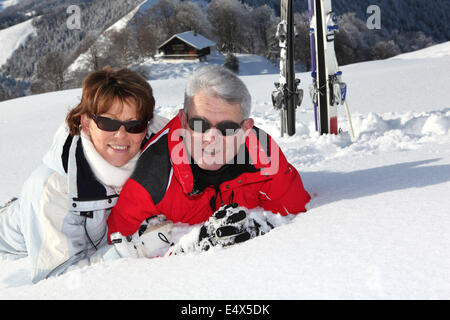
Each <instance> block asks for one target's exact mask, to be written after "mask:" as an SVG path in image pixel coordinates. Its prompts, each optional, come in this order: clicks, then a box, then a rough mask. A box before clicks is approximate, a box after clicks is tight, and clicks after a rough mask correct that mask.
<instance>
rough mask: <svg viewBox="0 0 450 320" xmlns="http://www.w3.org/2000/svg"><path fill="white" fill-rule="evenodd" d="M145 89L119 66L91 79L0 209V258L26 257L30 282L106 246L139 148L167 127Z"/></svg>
mask: <svg viewBox="0 0 450 320" xmlns="http://www.w3.org/2000/svg"><path fill="white" fill-rule="evenodd" d="M154 105H155V101H154V98H153V93H152V88H151V87H150V85H149V84H148V83H147V82H146V81H145V80H144V79H143V78H141V77H140V76H139V75H137V74H136V73H134V72H132V71H130V70H128V69H122V70H118V71H113V70H112V69H104V70H102V71H97V72H94V73H92V74H90V75H89V76H88V77H87V78H86V80H85V82H84V84H83V93H82V99H81V102H80V104H79V105H78V106H77V107H75V108H74V109H72V110H71V111H70V112H69V113H68V115H67V118H66V123H67V125H64V126H62V127H61V128H60V129H59V130H58V132H57V133H56V135H55V138H54V141H53V144H52V147H51V148H50V150H49V152H48V153H47V154H46V155H45V157H44V159H43V163H42V164H41V165H40V167H39V168H37V169H36V170H35V171H34V172H33V173H32V174H31V176H30V177H29V178H28V180H27V181H26V182H25V184H24V186H23V189H22V191H21V194H20V197H19V199H18V200H16V201H13V202H11V203H10V204H9V205H7V206H6V207H4V208H3V209H0V256H8V257H13V258H14V257H15V258H19V257H24V256H27V255H28V256H29V258H30V262H31V263H30V267H31V278H32V281H33V282H38V281H39V280H42V279H45V278H48V277H49V276H52V275H58V274H61V273H63V272H65V271H66V270H67V269H68V268H69V267H70V266H71V265H73V264H75V263H78V262H80V261H85V260H87V259H89V257H91V256H92V255H93V254H94V253H95V252H96V251H97V250H99V249H100V248H102V247H104V246H105V245H106V244H107V239H106V235H107V224H106V220H107V218H108V215H109V213H110V211H111V208H112V207H113V206H114V205H115V203H116V201H117V198H118V195H119V193H120V190H121V188H122V186H123V185H124V183H125V181H126V180H127V179H128V178H129V177H130V175H131V173H132V171H133V169H134V167H135V164H136V162H137V159H138V157H139V153H140V152H139V151H140V147H141V145H142V144H143V142H145V140H146V139H148V138H149V137H150V135H151V134H152V133H156V132H157V131H159V130H160V129H161V128H162V127H163V126H164V125H165V123H166V122H167V121H166V120H165V119H164V118H161V117H158V116H154V115H153V110H154Z"/></svg>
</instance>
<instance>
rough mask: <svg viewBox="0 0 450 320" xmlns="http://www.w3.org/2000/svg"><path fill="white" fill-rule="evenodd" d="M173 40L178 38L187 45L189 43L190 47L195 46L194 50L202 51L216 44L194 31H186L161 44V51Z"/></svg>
mask: <svg viewBox="0 0 450 320" xmlns="http://www.w3.org/2000/svg"><path fill="white" fill-rule="evenodd" d="M173 38H178V39H180V40H182V41H184V42H186V43H188V44H189V45H191V46H193V47H194V48H196V49H198V50H201V49H204V48H207V47H213V46H215V45H216V44H215V43H214V42H212V41H211V40H209V39H207V38H205V37H204V36H202V35H201V34H199V33H195V32H194V31H186V32H183V33H177V34H175V35H173V36H172V37H171V38H170V39H169V40H167V41H165V42H164V43H163V44H161V45H160V46H159V47H158V49H160V48H161V47H163V46H164V45H165V44H167V43H168V42H170V41H171V40H172V39H173Z"/></svg>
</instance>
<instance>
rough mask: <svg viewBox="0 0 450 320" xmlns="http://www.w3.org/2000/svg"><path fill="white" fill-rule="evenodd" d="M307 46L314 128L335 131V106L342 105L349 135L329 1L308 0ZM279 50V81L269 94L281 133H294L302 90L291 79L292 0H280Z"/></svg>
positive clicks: (292, 62) (329, 131)
mask: <svg viewBox="0 0 450 320" xmlns="http://www.w3.org/2000/svg"><path fill="white" fill-rule="evenodd" d="M308 9H309V20H310V46H311V66H312V73H311V75H312V78H313V83H312V85H311V87H310V94H311V99H312V101H313V103H314V118H315V125H316V130H317V131H319V132H320V134H327V133H331V134H338V133H339V128H338V106H340V105H342V104H344V105H345V109H346V112H347V119H348V121H349V127H350V133H351V135H352V137H354V134H353V127H352V124H351V119H350V114H349V110H348V105H347V103H346V99H345V98H346V93H347V86H346V84H345V83H344V82H342V78H341V76H342V72H341V71H339V66H338V63H337V59H336V55H335V51H334V32H335V31H337V30H338V25H337V17H336V15H335V13H334V12H333V11H332V9H331V0H308ZM276 35H277V37H278V39H279V45H280V48H281V52H280V81H279V82H277V83H275V87H276V89H277V90H276V91H274V92H273V93H272V102H273V105H274V107H275V109H279V110H280V112H281V136H283V135H284V133H286V132H287V134H288V135H290V136H291V135H293V134H295V108H296V107H297V106H299V105H300V104H301V101H302V97H303V90H301V89H298V88H297V86H298V84H299V83H300V80H298V79H295V68H294V50H293V43H294V38H295V25H294V19H293V0H281V22H280V24H279V25H278V28H277V34H276Z"/></svg>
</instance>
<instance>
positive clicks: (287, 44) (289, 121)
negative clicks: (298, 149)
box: [272, 0, 303, 136]
mask: <svg viewBox="0 0 450 320" xmlns="http://www.w3.org/2000/svg"><path fill="white" fill-rule="evenodd" d="M293 6H294V5H293V0H281V5H280V8H281V11H280V23H279V24H278V26H277V32H276V37H277V39H278V41H279V46H280V80H279V82H275V88H276V91H274V92H273V93H272V103H273V106H274V108H275V109H277V110H280V118H281V136H283V135H284V134H285V133H287V134H288V135H289V136H292V135H294V134H295V109H296V108H297V106H299V105H300V104H301V102H302V99H303V90H301V89H298V85H299V83H300V80H299V79H295V64H294V39H295V25H294V9H293Z"/></svg>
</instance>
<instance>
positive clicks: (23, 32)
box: [0, 19, 36, 67]
mask: <svg viewBox="0 0 450 320" xmlns="http://www.w3.org/2000/svg"><path fill="white" fill-rule="evenodd" d="M32 22H33V19H29V20H27V21H25V22H22V23H19V24H16V25H14V26H12V27H9V28H6V29H2V30H0V43H1V44H2V50H0V67H1V66H2V65H3V64H5V63H6V61H7V60H8V58H9V57H11V56H12V54H13V53H14V51H16V49H18V48H19V47H20V45H21V44H23V43H24V42H25V41H26V40H27V39H28V37H29V36H33V35H35V34H36V30H35V29H34V27H33V25H32Z"/></svg>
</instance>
